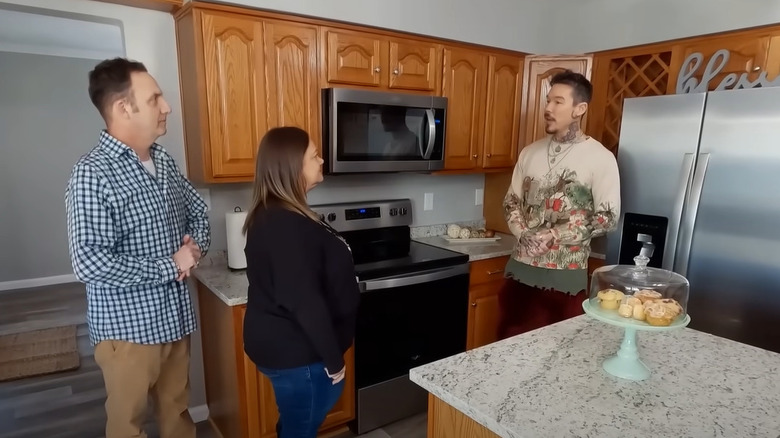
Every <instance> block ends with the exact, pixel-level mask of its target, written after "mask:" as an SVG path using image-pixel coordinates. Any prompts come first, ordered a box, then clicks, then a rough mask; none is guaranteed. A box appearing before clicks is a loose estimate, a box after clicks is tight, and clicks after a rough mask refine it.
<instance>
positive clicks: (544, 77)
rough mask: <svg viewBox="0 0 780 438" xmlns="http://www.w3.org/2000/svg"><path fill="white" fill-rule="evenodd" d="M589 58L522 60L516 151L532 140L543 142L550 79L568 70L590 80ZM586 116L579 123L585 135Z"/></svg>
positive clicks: (545, 57)
mask: <svg viewBox="0 0 780 438" xmlns="http://www.w3.org/2000/svg"><path fill="white" fill-rule="evenodd" d="M592 64H593V57H592V56H591V55H582V56H526V58H525V68H524V74H523V93H522V95H523V96H522V106H521V110H520V120H521V123H522V126H521V127H520V132H521V133H522V136H521V139H520V140H521V142H522V143H521V145H520V149H522V148H524V147H525V146H528V145H529V144H531V143H533V142H534V141H536V140H539V139H541V138H544V137H545V135H547V134H546V133H545V130H544V107H545V106H546V105H547V93H548V92H549V91H550V88H551V85H550V81H551V80H552V78H553V76H555V75H556V74H558V73H560V72H563V71H565V70H572V71H574V72H577V73H581V74H583V75H584V76H585V77H586V78H588V79H590V76H591V69H592ZM587 118H588V115H587V113H585V117H584V118H583V122H582V129H583V131H585V132H587V129H586V125H587Z"/></svg>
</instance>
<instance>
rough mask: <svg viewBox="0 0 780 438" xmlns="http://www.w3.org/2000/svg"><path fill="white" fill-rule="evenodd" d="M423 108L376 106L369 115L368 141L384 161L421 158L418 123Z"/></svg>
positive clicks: (422, 113) (420, 120)
mask: <svg viewBox="0 0 780 438" xmlns="http://www.w3.org/2000/svg"><path fill="white" fill-rule="evenodd" d="M424 120H425V111H424V110H420V109H416V108H405V107H399V106H378V107H376V108H373V111H371V116H370V117H369V142H370V144H371V147H372V149H373V150H374V151H376V155H377V156H379V157H381V158H382V160H386V161H401V160H419V159H421V158H422V150H423V149H422V148H423V142H422V128H421V127H422V123H423V122H424Z"/></svg>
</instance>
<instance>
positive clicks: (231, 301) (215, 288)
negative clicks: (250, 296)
mask: <svg viewBox="0 0 780 438" xmlns="http://www.w3.org/2000/svg"><path fill="white" fill-rule="evenodd" d="M193 275H194V276H195V278H196V279H197V280H198V281H200V282H201V283H203V284H204V285H205V286H206V287H207V288H209V290H211V291H212V292H214V295H216V296H217V297H218V298H219V299H220V300H222V302H224V303H225V304H227V305H228V306H239V305H241V304H246V295H247V290H248V289H249V280H248V279H247V278H246V270H243V269H241V270H235V271H234V270H232V269H230V268H228V265H227V253H226V252H225V251H215V252H213V253H211V252H210V253H209V254H208V255H207V256H206V257H204V259H203V260H201V262H200V266H198V268H197V269H195V270H194V271H193Z"/></svg>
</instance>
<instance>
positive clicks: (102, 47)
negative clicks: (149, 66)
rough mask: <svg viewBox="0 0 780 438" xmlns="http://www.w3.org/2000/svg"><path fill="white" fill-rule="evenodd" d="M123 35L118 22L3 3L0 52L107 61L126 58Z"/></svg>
mask: <svg viewBox="0 0 780 438" xmlns="http://www.w3.org/2000/svg"><path fill="white" fill-rule="evenodd" d="M55 13H56V14H57V15H54V14H55ZM122 35H123V32H122V23H121V22H120V21H118V20H109V19H105V18H101V17H91V16H88V15H81V14H68V13H64V12H62V13H59V12H52V11H50V10H45V9H36V8H27V7H23V6H17V5H9V4H5V3H0V52H18V53H31V54H38V55H52V56H65V57H73V58H85V59H105V58H112V57H115V56H123V55H124V54H125V44H124V39H123V36H122Z"/></svg>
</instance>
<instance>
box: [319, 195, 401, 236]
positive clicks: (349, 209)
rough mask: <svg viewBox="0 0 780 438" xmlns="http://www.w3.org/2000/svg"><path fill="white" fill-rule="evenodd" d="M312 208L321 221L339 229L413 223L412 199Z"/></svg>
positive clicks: (363, 228) (383, 226) (360, 228)
mask: <svg viewBox="0 0 780 438" xmlns="http://www.w3.org/2000/svg"><path fill="white" fill-rule="evenodd" d="M311 208H312V210H313V211H314V212H315V213H316V214H317V215H318V216H319V218H320V220H321V221H326V222H328V223H329V224H330V225H331V226H332V227H333V228H335V229H336V230H338V231H353V230H367V229H373V228H385V227H397V226H409V225H411V224H412V201H411V200H409V199H392V200H387V201H366V202H350V203H344V204H325V205H313V206H312V207H311Z"/></svg>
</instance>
